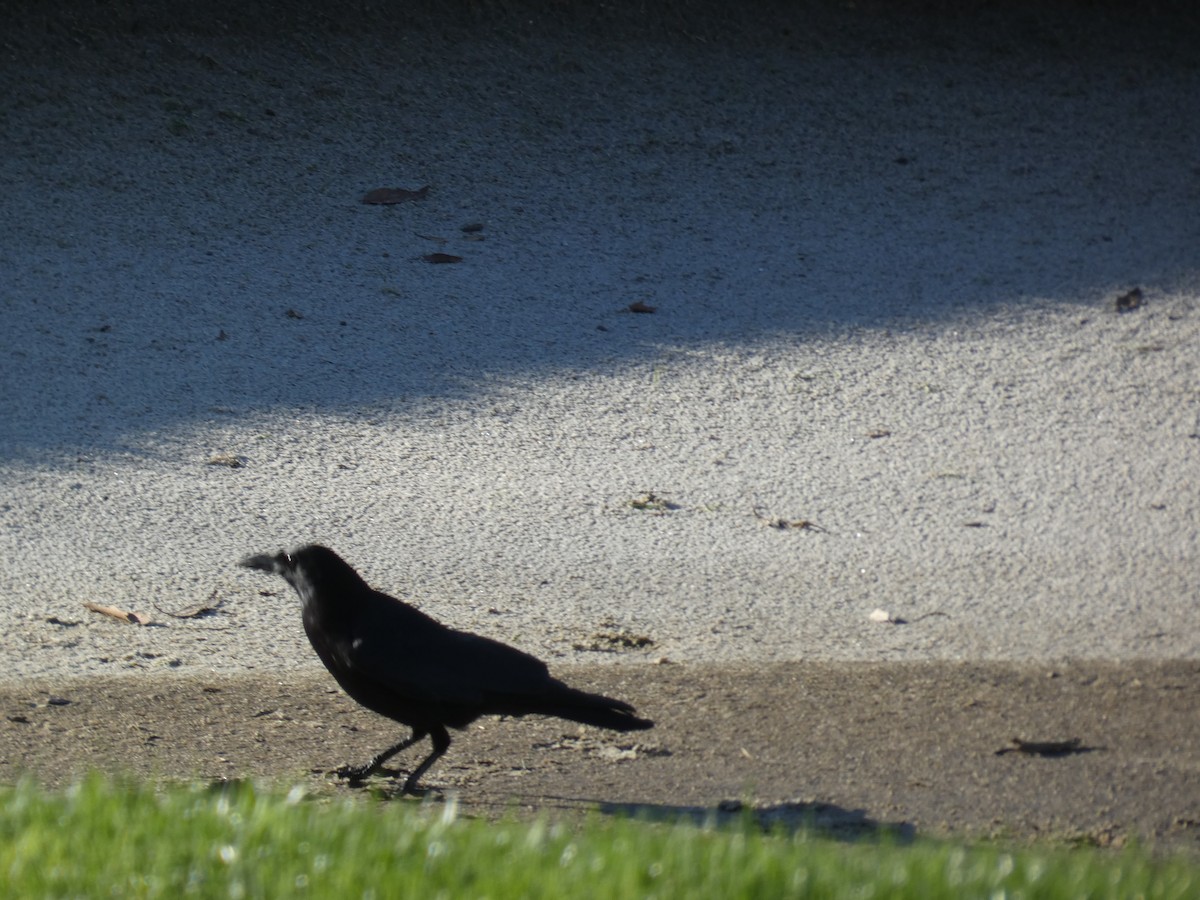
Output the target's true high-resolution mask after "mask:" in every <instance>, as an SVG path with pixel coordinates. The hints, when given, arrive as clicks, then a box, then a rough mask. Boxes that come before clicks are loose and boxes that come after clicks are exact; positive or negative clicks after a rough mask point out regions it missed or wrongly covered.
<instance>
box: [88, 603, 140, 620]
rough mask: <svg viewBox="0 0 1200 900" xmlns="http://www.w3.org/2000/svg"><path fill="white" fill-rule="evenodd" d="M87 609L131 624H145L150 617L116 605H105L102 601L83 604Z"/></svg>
mask: <svg viewBox="0 0 1200 900" xmlns="http://www.w3.org/2000/svg"><path fill="white" fill-rule="evenodd" d="M83 606H84V608H85V609H90V610H91V611H92V612H97V613H100V614H101V615H104V616H111V617H112V618H114V619H117V620H119V621H121V622H128V623H129V624H130V625H145V624H146V623H147V622H149V621H150V619H149V618H148V617H147V616H144V615H141V614H140V613H133V612H128V611H127V610H124V609H119V608H118V607H116V606H105V605H104V604H102V603H87V602H85V603H84V604H83Z"/></svg>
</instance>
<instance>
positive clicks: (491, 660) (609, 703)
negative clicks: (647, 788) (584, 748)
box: [238, 544, 654, 794]
mask: <svg viewBox="0 0 1200 900" xmlns="http://www.w3.org/2000/svg"><path fill="white" fill-rule="evenodd" d="M238 565H240V566H245V567H246V568H248V569H261V570H262V571H264V572H274V573H275V574H277V575H282V576H283V577H284V578H285V579H287V582H288V584H290V585H291V586H292V587H294V588H295V589H296V593H298V594H299V595H300V602H301V604H302V606H303V617H304V630H305V632H307V633H308V639H309V640H310V641H311V642H312V645H313V649H314V650H316V651H317V656H319V657H321V662H323V663H325V668H327V669H329V671H330V672H331V673H332V674H333V677H334V678H336V679H337V682H338V684H340V685H341V686H342V689H343V690H345V692H346V693H347V694H349V695H350V696H351V697H353V698H354V699H355V700H357V701H358V702H359V703H361V704H362V705H363V706H365V707H367V709H370V710H373V711H374V712H377V713H379V714H380V715H383V716H387V717H388V718H390V719H395V720H396V721H397V722H400V723H401V724H404V725H408V726H409V727H411V728H412V735H411V736H409V737H408V738H406V739H405V740H403V741H401V742H400V743H398V744H396V745H395V746H393V747H389V748H388V749H387V750H384V751H383V752H382V753H380V754H378V755H377V756H375V757H373V758H372V759H370V760H368V761H367V762H366V763H365V764H364V765H361V766H343V767H342V768H340V769H338V770H337V774H339V775H341V776H342V777H343V778H349V779H351V780H352V781H357V780H360V779H363V778H366V777H367V776H368V775H370V774H371V773H372V772H375V771H376V770H378V769H379V767H380V766H382V765H383V764H384V763H385V762H387V760H389V759H391V758H392V757H393V756H395V755H396V754H397V753H399V752H400V751H401V750H404V749H405V748H407V747H411V746H412V745H413V744H415V743H417V741H420V740H422V739H423V738H424V737H425V736H426V735H428V736H429V737H430V738H431V739H432V741H433V752H432V753H431V754H429V756H428V757H426V759H425V761H424V762H422V763H421V764H420V765H419V766H417V768H416V770H415V771H413V773H412V774H411V775H409V776H408V780H407V781H405V782H404V792H405V793H410V794H416V793H420V791H419V789H418V788H417V781H418V780H419V779H420V777H421V776H422V775H424V774H425V773H426V772H427V771H428V770H429V767H430V766H432V765H433V764H434V763H435V762H436V761H437V759H438V758H439V757H440V756H441V755H442V754H443V753H445V752H446V749H447V748H448V747H449V746H450V735H449V733H447V731H446V727H447V726H449V727H451V728H465V727H466V726H467V725H469V724H470V723H471V722H473V721H475V720H476V719H477V718H479V717H480V716H482V715H487V714H488V713H495V714H500V715H508V716H523V715H525V714H526V713H538V714H540V715H546V716H558V717H559V718H561V719H570V720H571V721H573V722H582V723H584V724H587V725H598V726H600V727H601V728H612V729H614V730H616V731H636V730H639V729H643V728H650V727H651V726H653V725H654V723H653V722H651V721H649V720H648V719H639V718H638V717H637V716H635V715H634V709H633V707H632V706H630V705H629V704H628V703H623V702H622V701H620V700H612V699H610V698H608V697H603V696H601V695H599V694H588V693H585V692H584V691H578V690H575V689H574V688H571V687H567V685H565V684H563V683H562V682H561V681H558V680H557V679H554V678H551V677H550V673H549V672H548V671H547V670H546V664H545V663H543V662H542V661H541V660H539V659H537V658H535V657H533V656H530V655H529V654H528V653H522V652H521V651H520V650H517V649H516V648H515V647H509V646H508V645H507V644H501V643H500V642H499V641H493V640H491V639H490V638H485V637H481V636H479V635H477V634H471V633H469V632H466V631H456V630H454V629H453V628H448V627H446V626H445V625H442V624H441V623H440V622H437V621H436V620H434V619H432V618H430V617H429V616H427V615H425V614H424V613H423V612H420V611H418V610H416V609H414V608H413V607H411V606H409V605H408V604H406V603H402V602H401V601H399V600H397V599H396V598H395V597H389V596H388V595H387V594H384V593H382V592H381V591H376V590H373V589H372V588H371V587H370V586H369V585H368V584H367V583H366V582H365V581H363V580H362V578H361V577H360V576H359V574H358V573H357V572H355V571H354V569H352V568H351V567H350V566H349V564H347V563H346V562H345V561H344V560H343V559H342V558H341V557H340V556H338V555H337V554H336V553H334V552H333V551H332V550H330V549H328V548H327V547H321V546H318V545H316V544H309V545H307V546H304V547H300V548H298V549H296V550H293V551H292V552H291V553H285V552H280V553H278V554H276V555H275V556H269V555H263V556H249V557H247V558H246V559H243V560H242V561H241V562H240V563H238Z"/></svg>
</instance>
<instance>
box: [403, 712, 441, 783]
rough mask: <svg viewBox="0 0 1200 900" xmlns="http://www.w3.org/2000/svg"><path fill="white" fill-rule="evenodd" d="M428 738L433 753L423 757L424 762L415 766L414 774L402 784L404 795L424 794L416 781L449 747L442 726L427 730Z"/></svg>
mask: <svg viewBox="0 0 1200 900" xmlns="http://www.w3.org/2000/svg"><path fill="white" fill-rule="evenodd" d="M429 736H430V738H431V739H432V740H433V752H432V753H430V754H429V755H428V756H427V757H425V761H424V762H423V763H421V764H420V765H419V766H417V769H416V771H415V772H413V773H412V774H411V775H409V776H408V781H406V782H404V793H406V794H416V795H420V794H423V793H425V788H420V787H417V781H419V780H420V778H421V776H422V775H424V774H425V773H426V772H428V771H429V767H430V766H432V765H433V764H434V763H435V762H437V761H438V759H439V758H440V757H441V755H442V754H443V753H445V752H446V750H447V749H448V748H449V747H450V734H449V732H447V731H446V728H445V726H443V725H434V726H433V727H432V728H430V729H429Z"/></svg>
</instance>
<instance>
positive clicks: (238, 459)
mask: <svg viewBox="0 0 1200 900" xmlns="http://www.w3.org/2000/svg"><path fill="white" fill-rule="evenodd" d="M248 461H249V460H247V459H246V457H244V456H234V455H233V454H232V453H219V454H217V455H216V456H214V457H212V458H210V459H209V460H208V461H207V462H205V463H204V464H205V465H206V466H225V467H226V468H229V469H240V468H242V467H243V466H244V465H246V463H247V462H248Z"/></svg>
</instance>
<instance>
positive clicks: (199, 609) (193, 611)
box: [158, 590, 225, 619]
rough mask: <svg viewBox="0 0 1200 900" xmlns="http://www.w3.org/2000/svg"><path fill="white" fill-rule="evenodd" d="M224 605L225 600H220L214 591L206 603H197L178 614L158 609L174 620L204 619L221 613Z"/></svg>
mask: <svg viewBox="0 0 1200 900" xmlns="http://www.w3.org/2000/svg"><path fill="white" fill-rule="evenodd" d="M224 605H225V600H224V599H220V600H218V599H217V592H216V591H215V590H214V591H213V592H212V593H211V594H209V595H208V600H206V601H205V602H204V603H197V604H196V605H195V606H189V607H186V608H184V609H181V610H177V611H176V612H171V611H170V610H169V609H162V608H161V607H160V608H158V611H159V612H161V613H165V614H166V615H168V616H170V617H171V618H173V619H202V618H204V617H205V616H209V615H212V614H213V613H215V612H217V611H219V610H220V609H221V607H222V606H224Z"/></svg>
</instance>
